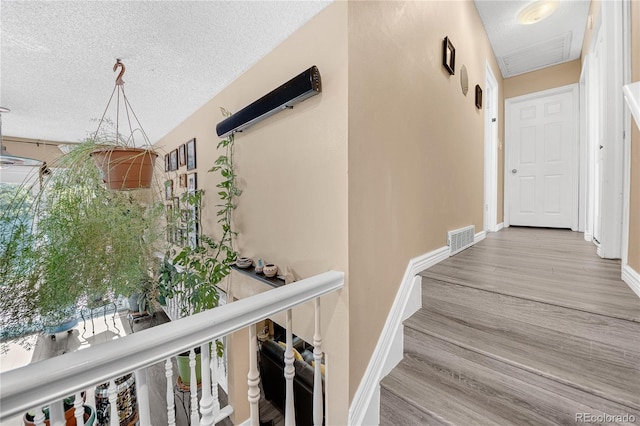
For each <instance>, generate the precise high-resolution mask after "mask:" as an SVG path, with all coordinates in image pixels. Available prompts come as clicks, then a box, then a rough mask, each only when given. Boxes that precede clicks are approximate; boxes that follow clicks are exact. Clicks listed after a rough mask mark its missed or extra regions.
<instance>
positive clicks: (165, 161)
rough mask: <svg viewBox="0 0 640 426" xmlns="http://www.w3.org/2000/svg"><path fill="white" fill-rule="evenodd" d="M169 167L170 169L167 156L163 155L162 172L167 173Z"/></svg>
mask: <svg viewBox="0 0 640 426" xmlns="http://www.w3.org/2000/svg"><path fill="white" fill-rule="evenodd" d="M170 167H171V165H170V163H169V154H165V156H164V171H165V172H168V171H169V168H170Z"/></svg>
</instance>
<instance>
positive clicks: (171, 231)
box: [167, 226, 175, 244]
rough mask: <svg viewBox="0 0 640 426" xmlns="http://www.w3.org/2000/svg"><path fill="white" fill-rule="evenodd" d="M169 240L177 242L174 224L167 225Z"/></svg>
mask: <svg viewBox="0 0 640 426" xmlns="http://www.w3.org/2000/svg"><path fill="white" fill-rule="evenodd" d="M167 242H169V243H171V244H173V243H174V242H175V230H174V228H173V227H172V226H167Z"/></svg>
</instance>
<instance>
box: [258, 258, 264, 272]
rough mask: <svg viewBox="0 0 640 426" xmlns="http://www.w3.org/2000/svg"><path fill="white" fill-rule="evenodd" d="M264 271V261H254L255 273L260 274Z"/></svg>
mask: <svg viewBox="0 0 640 426" xmlns="http://www.w3.org/2000/svg"><path fill="white" fill-rule="evenodd" d="M263 269H264V261H263V260H262V259H258V260H257V261H256V273H257V274H261V273H262V270H263Z"/></svg>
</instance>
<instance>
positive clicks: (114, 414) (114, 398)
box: [107, 379, 120, 426]
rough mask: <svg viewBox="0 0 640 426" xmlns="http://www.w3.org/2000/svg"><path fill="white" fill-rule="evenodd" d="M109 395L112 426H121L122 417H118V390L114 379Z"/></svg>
mask: <svg viewBox="0 0 640 426" xmlns="http://www.w3.org/2000/svg"><path fill="white" fill-rule="evenodd" d="M107 394H108V395H109V404H110V406H111V410H110V413H111V414H109V416H110V417H111V419H110V421H109V423H110V424H111V426H120V416H119V415H118V388H117V387H116V382H115V381H114V380H113V379H111V380H110V381H109V390H108V392H107Z"/></svg>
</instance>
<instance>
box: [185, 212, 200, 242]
mask: <svg viewBox="0 0 640 426" xmlns="http://www.w3.org/2000/svg"><path fill="white" fill-rule="evenodd" d="M199 214H200V213H199V211H198V207H197V206H191V207H189V210H188V215H189V220H188V222H187V236H186V237H187V241H186V243H187V244H189V247H191V248H192V249H195V248H196V247H198V245H199V244H200V239H199V238H198V235H199V234H198V231H199V229H200V228H199V225H198V224H199V222H200V218H199V217H198V216H199Z"/></svg>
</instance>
